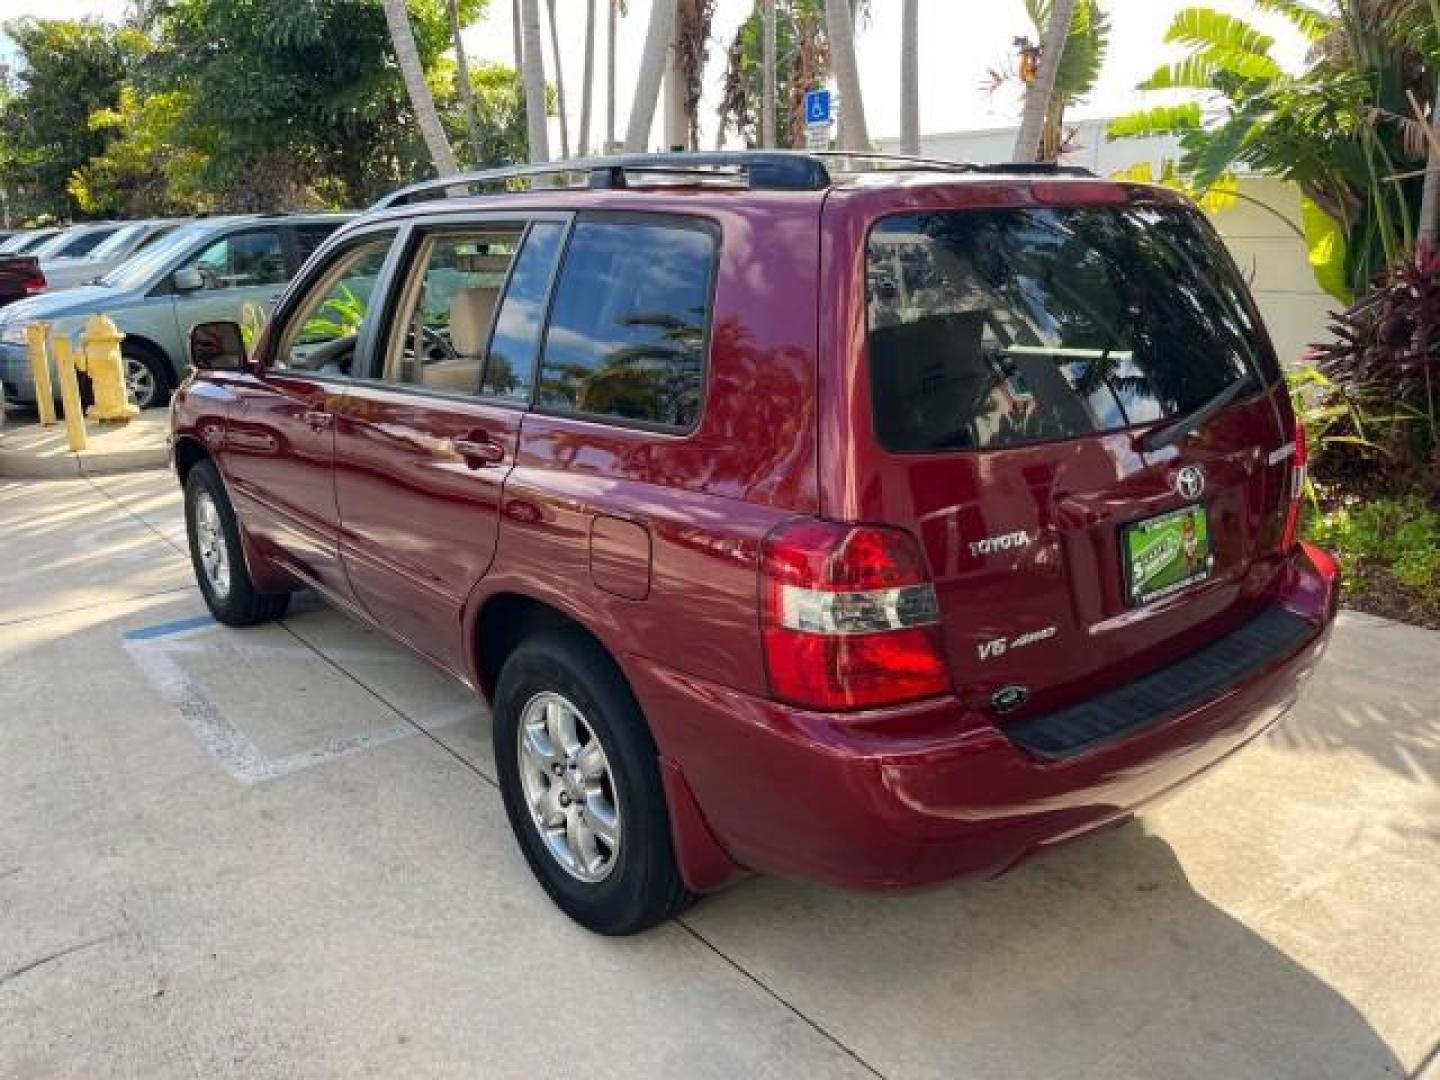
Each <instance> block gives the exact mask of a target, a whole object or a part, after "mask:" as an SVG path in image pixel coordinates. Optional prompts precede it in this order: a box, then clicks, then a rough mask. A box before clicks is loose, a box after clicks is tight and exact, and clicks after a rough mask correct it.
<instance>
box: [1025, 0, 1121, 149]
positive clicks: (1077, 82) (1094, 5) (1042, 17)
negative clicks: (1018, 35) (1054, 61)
mask: <svg viewBox="0 0 1440 1080" xmlns="http://www.w3.org/2000/svg"><path fill="white" fill-rule="evenodd" d="M1051 2H1052V0H1025V10H1026V12H1027V13H1028V14H1029V16H1030V21H1031V22H1032V23H1033V24H1034V26H1035V33H1036V36H1037V38H1038V37H1041V36H1043V34H1044V29H1045V27H1046V26H1047V25H1048V24H1049V22H1050V9H1051ZM1109 46H1110V20H1109V18H1108V17H1107V16H1106V15H1105V13H1104V12H1103V11H1101V10H1100V4H1099V3H1098V0H1078V2H1077V3H1076V5H1075V14H1074V16H1073V17H1072V18H1071V20H1070V33H1069V35H1068V36H1067V37H1066V39H1065V49H1064V51H1063V52H1062V53H1061V54H1060V69H1059V71H1058V72H1056V75H1055V92H1054V93H1053V94H1051V96H1050V103H1049V105H1048V106H1047V108H1046V110H1045V126H1044V128H1043V130H1042V133H1041V136H1040V153H1039V155H1038V157H1039V159H1040V160H1041V161H1055V160H1056V159H1058V158H1059V156H1060V153H1061V150H1062V149H1063V145H1064V141H1065V129H1064V123H1065V110H1066V109H1068V108H1069V107H1070V106H1072V105H1075V104H1077V103H1079V102H1080V101H1082V100H1083V99H1084V97H1085V95H1086V94H1088V93H1089V92H1090V91H1091V89H1092V88H1093V87H1094V86H1095V80H1096V79H1098V78H1099V77H1100V70H1101V68H1102V67H1104V64H1105V53H1106V51H1107V50H1108V49H1109Z"/></svg>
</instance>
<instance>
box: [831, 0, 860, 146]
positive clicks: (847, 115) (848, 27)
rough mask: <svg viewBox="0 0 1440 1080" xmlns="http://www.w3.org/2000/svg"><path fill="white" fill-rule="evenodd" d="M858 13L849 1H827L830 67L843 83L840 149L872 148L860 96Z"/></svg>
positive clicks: (841, 91)
mask: <svg viewBox="0 0 1440 1080" xmlns="http://www.w3.org/2000/svg"><path fill="white" fill-rule="evenodd" d="M854 17H855V12H854V11H853V10H852V8H851V6H850V3H849V0H825V28H826V30H827V31H828V32H829V37H830V67H831V68H832V69H833V70H834V72H835V81H836V82H837V83H838V84H839V85H840V149H842V150H858V151H866V150H869V149H870V128H869V125H868V124H866V123H865V101H864V99H863V98H862V97H861V95H860V68H859V65H858V64H857V63H856V61H855V24H854V22H853V19H854Z"/></svg>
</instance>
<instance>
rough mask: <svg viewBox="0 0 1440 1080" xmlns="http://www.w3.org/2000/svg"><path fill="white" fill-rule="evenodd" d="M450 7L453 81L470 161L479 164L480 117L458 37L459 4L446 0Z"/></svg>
mask: <svg viewBox="0 0 1440 1080" xmlns="http://www.w3.org/2000/svg"><path fill="white" fill-rule="evenodd" d="M445 6H446V7H448V8H449V9H450V34H451V36H452V37H453V38H454V39H455V81H456V82H457V83H458V84H459V86H460V100H461V101H462V102H464V105H465V132H466V134H467V135H469V137H470V162H471V164H472V165H479V164H480V118H479V116H477V115H476V112H475V89H474V87H472V86H471V85H470V65H469V63H467V62H466V60H465V42H464V41H463V40H461V37H460V5H459V3H458V2H457V0H446V4H445Z"/></svg>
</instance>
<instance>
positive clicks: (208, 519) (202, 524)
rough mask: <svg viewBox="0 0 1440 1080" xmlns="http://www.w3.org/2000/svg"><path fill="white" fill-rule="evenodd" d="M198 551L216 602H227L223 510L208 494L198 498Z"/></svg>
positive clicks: (227, 560)
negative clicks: (221, 514) (221, 515)
mask: <svg viewBox="0 0 1440 1080" xmlns="http://www.w3.org/2000/svg"><path fill="white" fill-rule="evenodd" d="M195 550H196V551H197V552H199V555H200V569H201V570H202V571H204V574H205V581H206V583H207V584H209V586H210V591H211V592H212V593H213V594H214V596H215V599H216V600H219V601H222V602H223V601H224V600H225V598H226V597H228V596H229V595H230V547H229V544H227V543H226V540H225V528H224V526H223V525H222V524H221V521H220V510H219V508H218V507H217V506H216V505H215V498H214V496H212V495H211V494H210V493H209V492H208V491H202V492H200V494H199V495H197V496H196V497H195Z"/></svg>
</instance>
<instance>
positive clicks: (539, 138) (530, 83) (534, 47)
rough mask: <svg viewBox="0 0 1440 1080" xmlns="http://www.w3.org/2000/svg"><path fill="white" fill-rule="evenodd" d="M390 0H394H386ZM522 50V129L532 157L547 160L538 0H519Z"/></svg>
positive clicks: (543, 57) (548, 144)
mask: <svg viewBox="0 0 1440 1080" xmlns="http://www.w3.org/2000/svg"><path fill="white" fill-rule="evenodd" d="M387 2H393V0H387ZM520 10H521V15H522V19H521V30H520V33H521V50H522V55H523V56H524V58H525V66H524V67H523V68H522V69H521V73H522V75H523V76H524V80H525V133H526V137H527V139H528V140H529V143H530V160H531V161H549V160H550V135H549V132H548V131H547V130H546V127H545V52H544V50H543V49H541V47H540V0H520Z"/></svg>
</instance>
